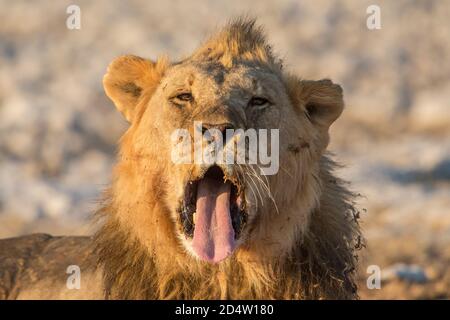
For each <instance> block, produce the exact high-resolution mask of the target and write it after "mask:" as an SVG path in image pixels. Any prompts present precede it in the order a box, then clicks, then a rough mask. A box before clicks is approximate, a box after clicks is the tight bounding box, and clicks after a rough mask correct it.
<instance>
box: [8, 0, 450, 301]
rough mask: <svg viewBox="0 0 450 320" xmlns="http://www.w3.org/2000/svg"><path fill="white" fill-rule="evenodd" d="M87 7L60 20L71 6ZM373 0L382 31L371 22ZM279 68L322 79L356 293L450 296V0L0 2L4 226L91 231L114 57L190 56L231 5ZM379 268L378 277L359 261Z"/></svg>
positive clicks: (110, 122) (111, 147)
mask: <svg viewBox="0 0 450 320" xmlns="http://www.w3.org/2000/svg"><path fill="white" fill-rule="evenodd" d="M71 4H76V5H78V6H79V7H80V9H81V29H80V30H69V29H68V28H67V27H66V19H67V18H68V16H69V14H67V13H66V9H67V7H68V6H69V5H71ZM371 4H377V5H379V6H380V8H381V29H380V30H369V29H368V28H367V27H366V19H367V17H368V14H367V13H366V9H367V7H368V6H369V5H371ZM242 13H250V14H251V15H253V16H255V17H258V21H259V23H260V24H263V25H264V27H265V29H266V31H267V34H268V36H269V39H270V42H271V43H272V44H273V47H274V48H275V50H276V51H277V52H278V54H279V55H280V56H281V57H282V58H283V59H284V61H285V67H286V68H288V69H291V70H292V71H295V72H297V73H298V74H300V75H301V76H302V77H303V78H308V79H321V78H331V79H332V80H333V81H335V82H337V83H340V84H341V85H342V86H343V88H344V96H345V100H346V110H345V112H344V114H343V117H342V118H340V120H338V121H337V122H336V124H335V125H334V127H333V129H332V142H331V145H330V150H331V151H333V152H334V153H335V154H336V158H337V160H338V161H339V162H340V163H342V164H343V165H344V167H343V168H342V169H340V172H339V174H340V175H342V176H344V177H345V178H346V179H348V180H350V181H351V182H352V188H353V190H355V191H357V192H359V193H360V194H361V195H362V197H361V198H360V199H359V206H360V208H361V217H362V222H361V224H362V228H363V229H364V233H365V236H366V238H367V248H366V249H365V250H364V251H363V253H362V256H361V269H360V270H359V278H360V284H359V286H360V294H361V297H362V298H369V299H372V298H394V299H409V298H419V299H422V298H437V299H441V298H450V1H446V0H439V1H438V0H436V1H433V0H399V1H361V0H354V1H339V0H336V1H331V0H327V1H325V0H314V1H301V0H281V1H280V0H278V1H268V0H260V1H249V0H233V1H216V0H210V1H196V0H195V1H148V0H145V1H137V0H136V1H126V2H125V1H107V0H102V1H98V0H96V1H80V0H79V1H58V2H56V1H51V0H48V1H47V0H39V1H6V0H0V237H1V238H3V237H12V236H18V235H22V234H27V233H31V232H47V233H52V234H57V235H63V234H65V235H67V234H89V233H90V232H91V231H92V230H91V229H90V228H89V223H88V220H87V219H88V218H89V216H90V214H91V212H92V211H93V209H94V208H95V205H96V199H97V197H98V195H99V194H100V192H101V190H102V189H103V188H104V187H105V186H106V185H107V184H108V181H109V178H110V172H111V168H112V165H113V163H114V154H115V150H116V142H117V140H118V139H119V137H120V136H121V134H122V133H123V132H124V130H125V129H126V127H127V124H126V122H125V121H124V120H123V119H122V117H121V116H120V115H119V114H118V113H117V112H116V110H115V108H114V107H113V105H112V103H111V102H110V101H109V100H107V98H106V97H105V95H104V93H103V89H102V85H101V80H102V76H103V74H104V72H105V70H106V67H107V65H108V64H109V62H111V61H112V60H113V58H114V57H116V56H118V55H121V54H125V53H132V54H136V55H140V56H143V57H147V58H156V57H157V56H158V55H160V54H165V53H166V54H168V55H169V56H170V57H172V59H179V58H181V57H183V56H184V55H188V54H189V53H190V52H191V51H192V50H193V49H194V48H195V47H196V46H197V45H198V44H199V43H200V42H201V41H202V40H204V39H205V38H206V37H207V36H208V34H211V33H212V32H213V31H214V30H216V29H217V28H218V27H220V26H221V25H222V24H223V23H225V22H226V21H227V20H228V19H229V18H230V17H233V16H234V15H237V14H242ZM369 265H377V266H379V267H380V268H381V270H382V280H383V281H382V284H381V289H374V290H370V289H368V288H367V286H366V279H367V276H369V275H370V274H367V273H366V268H367V267H368V266H369Z"/></svg>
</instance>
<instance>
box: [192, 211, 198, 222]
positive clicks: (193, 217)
mask: <svg viewBox="0 0 450 320" xmlns="http://www.w3.org/2000/svg"><path fill="white" fill-rule="evenodd" d="M196 213H197V212H194V213H193V214H192V221H194V224H195V221H196V220H197V215H196Z"/></svg>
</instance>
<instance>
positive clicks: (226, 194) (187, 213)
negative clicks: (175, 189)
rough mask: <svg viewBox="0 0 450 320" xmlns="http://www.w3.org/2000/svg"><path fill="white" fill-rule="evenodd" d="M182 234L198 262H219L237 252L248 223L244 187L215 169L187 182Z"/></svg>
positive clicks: (181, 218)
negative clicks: (189, 242) (190, 245)
mask: <svg viewBox="0 0 450 320" xmlns="http://www.w3.org/2000/svg"><path fill="white" fill-rule="evenodd" d="M180 221H181V225H182V231H183V233H184V234H185V236H186V237H187V238H190V239H192V248H193V250H194V252H195V253H196V254H197V255H198V257H199V258H201V259H203V260H206V261H208V262H213V263H216V262H219V261H221V260H223V259H225V258H226V257H228V256H229V255H230V254H231V253H232V252H233V251H234V249H235V248H236V243H237V240H238V239H239V237H240V235H241V234H242V230H243V229H244V226H245V224H246V222H247V212H246V208H245V198H244V192H243V187H242V186H241V185H239V184H238V183H235V182H234V181H230V180H229V179H227V178H226V177H225V175H224V173H223V171H222V169H221V168H220V167H218V166H212V167H210V168H209V169H208V170H207V171H206V173H205V174H204V175H203V177H201V178H200V179H197V180H193V181H189V182H188V184H187V185H186V188H185V195H184V199H183V202H182V204H181V208H180Z"/></svg>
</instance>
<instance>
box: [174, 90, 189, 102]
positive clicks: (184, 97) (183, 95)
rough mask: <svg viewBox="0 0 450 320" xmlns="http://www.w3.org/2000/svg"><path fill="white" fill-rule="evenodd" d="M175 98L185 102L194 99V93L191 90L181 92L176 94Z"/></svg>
mask: <svg viewBox="0 0 450 320" xmlns="http://www.w3.org/2000/svg"><path fill="white" fill-rule="evenodd" d="M175 98H176V99H177V100H179V101H185V102H190V101H192V100H193V97H192V94H191V93H189V92H186V93H181V94H179V95H177V96H175Z"/></svg>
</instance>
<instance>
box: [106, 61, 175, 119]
mask: <svg viewBox="0 0 450 320" xmlns="http://www.w3.org/2000/svg"><path fill="white" fill-rule="evenodd" d="M167 64H168V63H167V59H162V60H159V61H158V62H153V61H151V60H147V59H143V58H140V57H137V56H133V55H125V56H121V57H118V58H116V59H114V61H113V62H111V64H110V65H109V67H108V71H107V72H106V74H105V76H104V77H103V87H104V89H105V92H106V95H107V96H108V97H109V98H110V99H111V100H112V101H113V102H114V104H115V105H116V108H117V109H118V110H119V111H120V112H121V113H122V114H123V115H124V117H125V118H126V119H127V120H128V122H130V123H131V122H133V120H134V119H135V116H136V114H137V105H138V103H139V101H140V99H141V97H142V96H143V95H144V94H145V93H146V92H152V91H153V90H154V89H155V88H156V87H157V85H158V83H159V80H160V79H161V77H162V75H163V73H164V71H165V69H166V67H167Z"/></svg>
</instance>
